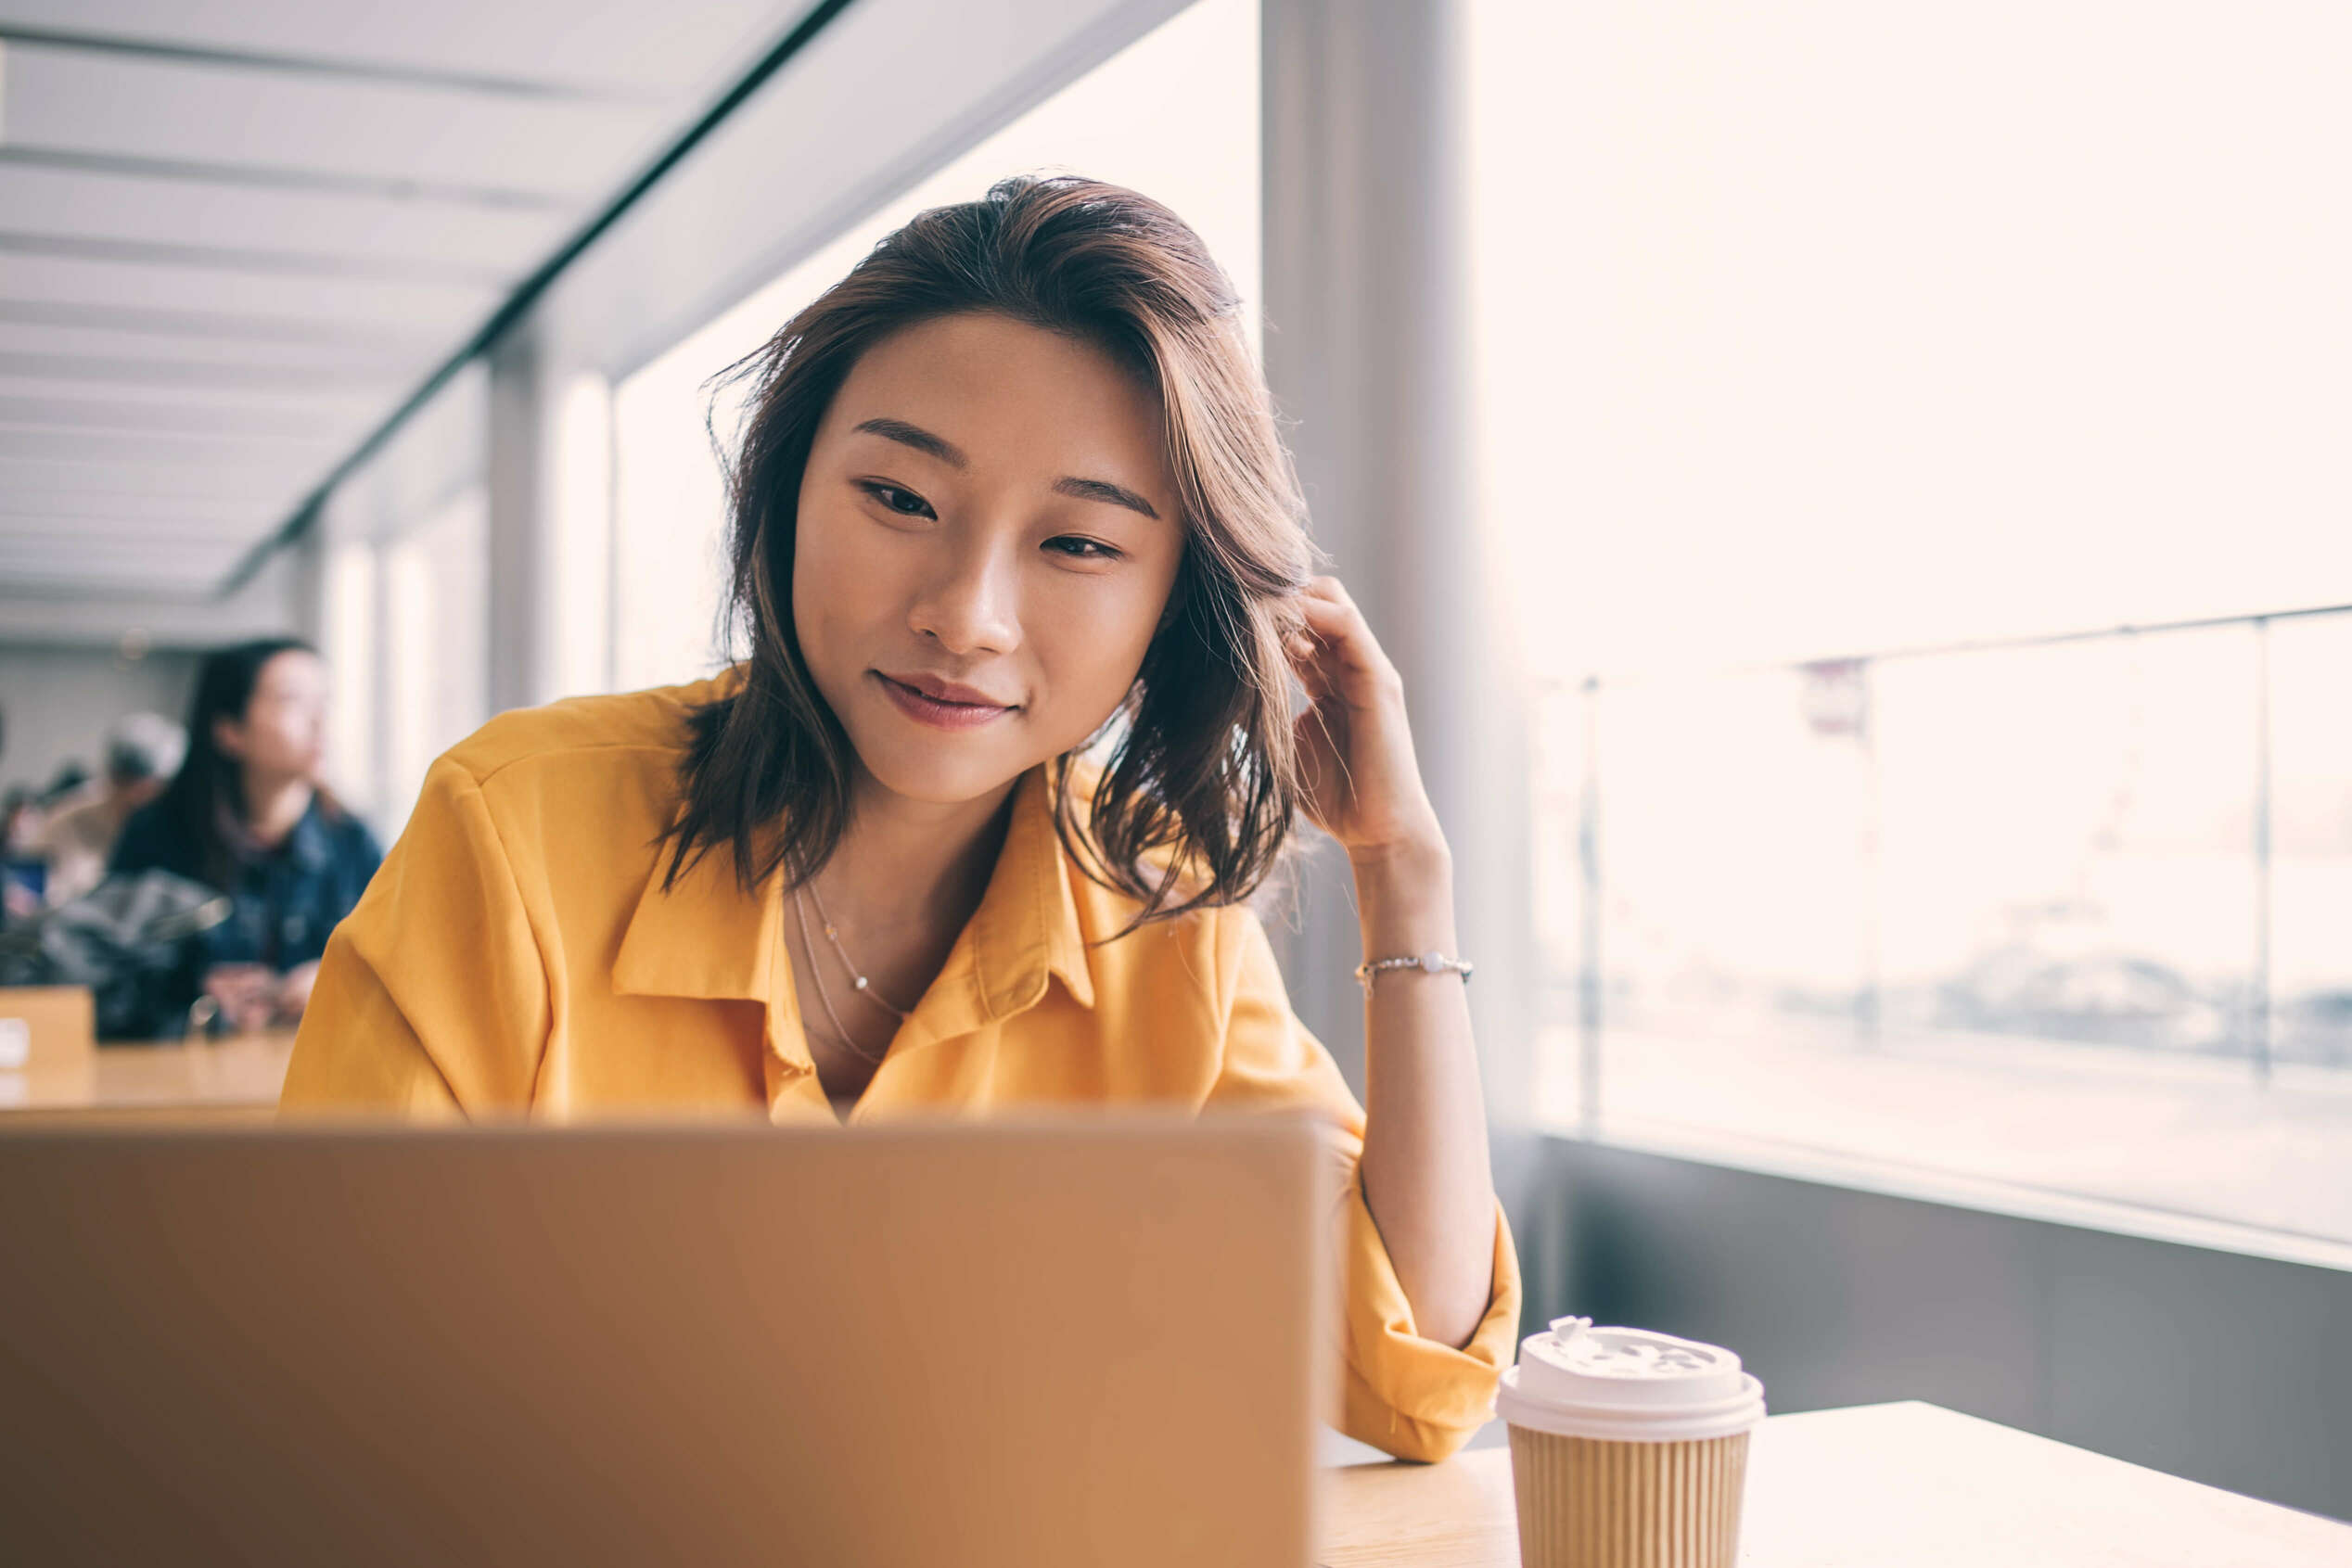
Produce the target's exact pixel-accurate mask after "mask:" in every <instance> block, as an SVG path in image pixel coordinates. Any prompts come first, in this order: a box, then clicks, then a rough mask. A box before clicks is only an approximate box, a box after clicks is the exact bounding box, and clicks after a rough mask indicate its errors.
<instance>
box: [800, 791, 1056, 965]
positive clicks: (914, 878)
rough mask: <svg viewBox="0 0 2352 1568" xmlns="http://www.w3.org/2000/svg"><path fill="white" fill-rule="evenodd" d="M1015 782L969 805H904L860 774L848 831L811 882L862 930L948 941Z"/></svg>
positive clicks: (984, 866)
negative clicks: (937, 934) (917, 933)
mask: <svg viewBox="0 0 2352 1568" xmlns="http://www.w3.org/2000/svg"><path fill="white" fill-rule="evenodd" d="M1019 784H1020V781H1019V779H1018V778H1016V779H1014V780H1013V781H1012V782H1011V783H1009V784H1005V785H1003V787H1002V788H1000V789H998V790H995V791H992V792H991V793H990V794H988V795H986V796H982V797H979V798H978V799H976V800H965V801H956V802H952V803H940V802H935V801H928V800H909V799H907V798H906V797H904V796H900V795H894V794H892V793H890V792H889V791H888V790H886V789H884V788H883V787H882V785H881V784H879V783H877V782H876V781H875V780H874V779H873V778H872V777H871V776H868V775H865V774H863V770H861V776H860V778H859V780H858V784H857V787H855V788H854V789H853V791H852V793H851V797H850V825H849V828H848V829H847V831H845V832H844V833H843V834H842V835H841V843H840V846H839V848H837V849H836V850H835V852H834V856H833V859H832V860H831V861H830V862H828V864H827V868H826V872H825V873H824V875H822V876H821V877H820V879H819V881H820V883H821V885H822V886H821V889H820V890H821V892H822V893H823V895H824V899H825V902H826V904H827V905H828V907H830V908H831V910H832V911H833V913H834V914H835V916H836V917H837V919H839V920H841V921H843V922H844V923H845V924H850V925H854V926H857V927H860V928H863V929H865V930H869V931H873V930H887V929H899V930H904V929H906V928H908V927H913V928H915V929H918V930H920V929H929V930H932V931H943V932H945V933H946V934H947V935H948V936H951V937H952V935H953V934H954V933H955V932H956V931H959V930H961V929H962V928H963V926H964V923H965V921H967V920H969V919H970V918H971V916H972V911H974V910H976V909H978V907H979V903H980V899H981V897H982V895H983V894H985V893H986V892H987V891H988V884H989V878H990V876H991V874H992V873H994V871H995V869H996V857H997V852H998V850H999V849H1001V848H1003V843H1004V832H1005V828H1006V826H1007V825H1008V824H1009V822H1010V821H1011V809H1010V808H1011V803H1012V797H1013V794H1014V791H1015V790H1016V789H1017V788H1018V787H1019Z"/></svg>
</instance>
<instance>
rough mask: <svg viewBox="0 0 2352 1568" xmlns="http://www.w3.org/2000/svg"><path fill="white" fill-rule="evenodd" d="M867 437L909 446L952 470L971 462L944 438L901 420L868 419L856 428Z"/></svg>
mask: <svg viewBox="0 0 2352 1568" xmlns="http://www.w3.org/2000/svg"><path fill="white" fill-rule="evenodd" d="M858 428H859V429H860V430H863V431H864V432H866V433H867V434H869V435H876V436H880V437H882V438H883V439H884V440H893V441H896V442H898V443H899V444H900V445H901V446H911V447H913V448H914V450H915V451H917V452H920V453H928V454H929V455H931V456H933V457H936V458H938V459H939V460H940V462H942V463H944V464H946V465H948V466H950V467H952V468H968V467H970V466H971V465H972V460H971V459H970V458H968V457H966V456H965V455H964V449H963V448H962V447H960V446H957V445H956V444H955V443H954V442H953V441H952V440H948V439H947V438H946V437H945V436H935V435H933V434H931V432H930V431H928V430H926V429H925V428H924V427H922V426H920V425H910V424H908V423H907V422H906V421H905V420H903V419H869V420H867V421H866V422H865V423H864V424H863V425H860V426H859V427H858Z"/></svg>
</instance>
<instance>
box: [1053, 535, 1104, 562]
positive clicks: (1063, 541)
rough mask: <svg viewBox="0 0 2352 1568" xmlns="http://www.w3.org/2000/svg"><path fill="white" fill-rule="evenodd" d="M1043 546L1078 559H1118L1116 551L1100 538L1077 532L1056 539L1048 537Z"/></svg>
mask: <svg viewBox="0 0 2352 1568" xmlns="http://www.w3.org/2000/svg"><path fill="white" fill-rule="evenodd" d="M1064 546H1069V548H1067V549H1065V548H1063V547H1064ZM1045 547H1046V548H1047V549H1048V550H1055V551H1058V552H1059V553H1060V554H1062V555H1067V556H1069V557H1070V558H1071V559H1073V560H1079V561H1116V560H1118V551H1117V550H1114V549H1112V548H1111V547H1110V546H1109V545H1107V544H1106V543H1104V542H1102V541H1101V540H1099V539H1085V538H1081V537H1080V536H1079V535H1077V534H1064V535H1062V536H1061V537H1060V538H1058V539H1049V540H1047V541H1046V542H1045Z"/></svg>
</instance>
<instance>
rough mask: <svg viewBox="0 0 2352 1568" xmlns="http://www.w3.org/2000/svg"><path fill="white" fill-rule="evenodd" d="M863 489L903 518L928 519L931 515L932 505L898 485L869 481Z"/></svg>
mask: <svg viewBox="0 0 2352 1568" xmlns="http://www.w3.org/2000/svg"><path fill="white" fill-rule="evenodd" d="M862 488H863V490H864V491H865V492H866V494H868V495H870V496H872V497H874V499H875V500H876V501H878V502H880V503H881V504H883V505H885V506H887V507H888V508H889V509H890V510H891V511H893V512H896V513H897V514H898V515H899V516H901V517H927V516H930V515H931V504H930V503H929V502H927V501H926V500H924V499H923V498H922V497H921V496H919V495H917V494H915V493H914V491H911V490H901V489H900V488H899V487H898V486H896V485H886V484H880V483H876V482H873V481H869V482H868V483H866V484H865V485H864V486H863V487H862Z"/></svg>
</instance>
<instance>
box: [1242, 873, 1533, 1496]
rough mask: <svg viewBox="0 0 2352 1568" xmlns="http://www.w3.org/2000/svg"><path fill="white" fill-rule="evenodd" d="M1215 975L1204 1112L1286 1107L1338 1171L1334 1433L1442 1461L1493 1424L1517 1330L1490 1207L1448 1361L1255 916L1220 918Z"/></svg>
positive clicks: (1514, 1294)
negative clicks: (1216, 1032) (1472, 1312)
mask: <svg viewBox="0 0 2352 1568" xmlns="http://www.w3.org/2000/svg"><path fill="white" fill-rule="evenodd" d="M1223 918H1225V919H1226V920H1227V922H1228V923H1229V929H1228V930H1227V931H1226V932H1224V933H1222V934H1221V937H1220V941H1219V947H1220V950H1221V959H1222V961H1223V962H1221V963H1220V966H1219V971H1220V974H1219V978H1220V988H1221V993H1222V994H1221V1004H1222V1005H1223V1007H1224V1020H1225V1031H1224V1053H1223V1057H1222V1061H1221V1067H1220V1070H1219V1073H1218V1077H1217V1080H1216V1083H1215V1084H1214V1086H1213V1087H1212V1088H1211V1090H1210V1091H1209V1097H1208V1103H1209V1104H1210V1105H1212V1106H1217V1107H1220V1108H1225V1109H1235V1108H1259V1109H1271V1108H1274V1107H1277V1106H1284V1105H1296V1106H1299V1107H1302V1108H1305V1109H1307V1110H1309V1111H1311V1112H1314V1113H1316V1114H1318V1115H1321V1116H1322V1118H1323V1120H1324V1122H1325V1123H1326V1124H1327V1126H1328V1128H1329V1129H1330V1130H1329V1132H1328V1134H1327V1142H1328V1145H1329V1147H1330V1149H1331V1151H1332V1155H1333V1158H1334V1160H1335V1162H1336V1164H1337V1165H1338V1166H1339V1167H1340V1177H1341V1179H1340V1183H1339V1189H1338V1191H1339V1202H1338V1213H1337V1214H1336V1217H1335V1218H1336V1226H1337V1230H1338V1232H1339V1254H1340V1260H1341V1264H1342V1268H1343V1269H1344V1273H1345V1281H1344V1287H1343V1297H1342V1303H1343V1309H1342V1320H1343V1326H1342V1335H1341V1341H1342V1343H1341V1348H1342V1362H1343V1370H1342V1375H1341V1388H1340V1409H1339V1411H1338V1419H1337V1421H1336V1424H1337V1426H1338V1427H1339V1430H1340V1431H1342V1432H1344V1433H1346V1434H1348V1435H1349V1436H1350V1437H1353V1438H1356V1439H1357V1440H1359V1441H1360V1442H1364V1443H1369V1444H1371V1445H1372V1446H1373V1447H1376V1448H1379V1449H1382V1450H1383V1451H1385V1452H1387V1453H1390V1454H1394V1455H1396V1456H1397V1457H1398V1458H1400V1459H1408V1460H1424V1461H1432V1460H1441V1459H1444V1458H1445V1457H1446V1456H1448V1455H1449V1454H1451V1453H1452V1452H1454V1450H1456V1449H1457V1448H1459V1447H1462V1445H1463V1444H1464V1442H1466V1441H1467V1440H1468V1439H1469V1436H1470V1434H1472V1433H1473V1432H1475V1431H1476V1430H1477V1428H1478V1427H1479V1426H1481V1425H1483V1424H1484V1423H1485V1422H1486V1421H1488V1420H1489V1418H1490V1417H1491V1416H1492V1415H1493V1413H1494V1393H1495V1387H1496V1384H1497V1383H1498V1382H1499V1381H1500V1380H1501V1377H1502V1369H1503V1367H1504V1366H1506V1365H1508V1364H1509V1361H1510V1358H1511V1354H1512V1349H1513V1345H1514V1344H1515V1340H1516V1338H1517V1332H1518V1323H1519V1293H1520V1287H1519V1265H1518V1259H1517V1257H1516V1256H1515V1254H1514V1253H1513V1251H1512V1247H1511V1231H1510V1227H1509V1225H1508V1223H1507V1222H1506V1221H1505V1220H1504V1218H1503V1216H1502V1205H1499V1204H1498V1205H1496V1209H1495V1220H1494V1284H1493V1289H1492V1294H1490V1295H1489V1298H1488V1302H1487V1310H1486V1315H1485V1317H1483V1318H1482V1319H1480V1320H1479V1323H1478V1327H1477V1329H1476V1332H1474V1333H1472V1335H1471V1336H1470V1340H1469V1343H1468V1344H1466V1345H1463V1346H1462V1347H1460V1348H1459V1349H1457V1348H1455V1347H1454V1346H1452V1345H1446V1344H1444V1343H1442V1342H1440V1341H1438V1340H1432V1339H1425V1338H1424V1337H1422V1335H1421V1333H1420V1332H1419V1331H1418V1330H1417V1329H1416V1327H1415V1326H1414V1322H1413V1316H1412V1303H1411V1302H1410V1301H1409V1300H1407V1299H1406V1297H1405V1293H1404V1287H1403V1286H1402V1285H1401V1284H1400V1283H1399V1282H1398V1280H1397V1271H1396V1268H1395V1265H1394V1264H1392V1263H1391V1262H1390V1261H1389V1257H1388V1249H1387V1244H1386V1243H1383V1242H1382V1240H1381V1237H1380V1230H1379V1227H1378V1225H1377V1224H1375V1223H1374V1219H1373V1216H1372V1210H1371V1207H1370V1206H1369V1205H1367V1203H1366V1202H1365V1199H1364V1191H1363V1179H1362V1175H1361V1159H1362V1155H1363V1131H1364V1114H1363V1109H1362V1107H1361V1106H1360V1105H1359V1104H1357V1103H1356V1098H1355V1096H1354V1095H1353V1094H1352V1093H1350V1092H1349V1089H1348V1085H1347V1081H1346V1080H1345V1079H1344V1078H1343V1077H1341V1076H1340V1073H1339V1067H1338V1064H1336V1062H1334V1061H1333V1060H1332V1058H1331V1053H1330V1052H1328V1051H1326V1050H1325V1049H1324V1048H1323V1043H1322V1042H1321V1041H1319V1040H1317V1039H1315V1037H1314V1036H1313V1035H1312V1034H1311V1033H1310V1032H1309V1030H1308V1029H1307V1026H1305V1025H1304V1024H1302V1023H1300V1022H1299V1021H1298V1019H1297V1015H1296V1014H1295V1013H1292V1012H1291V1009H1290V1001H1289V996H1288V992H1287V991H1286V989H1285V987H1284V985H1283V978H1282V971H1281V970H1280V968H1279V967H1277V966H1276V964H1275V962H1274V952H1273V945H1272V943H1271V942H1270V941H1269V940H1268V939H1267V937H1266V929H1265V926H1264V924H1262V923H1261V922H1260V921H1259V918H1258V915H1257V913H1256V911H1252V910H1249V909H1247V908H1246V907H1242V908H1237V909H1234V910H1231V911H1225V914H1224V916H1223Z"/></svg>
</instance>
